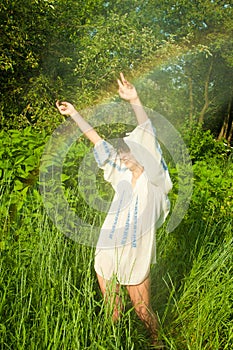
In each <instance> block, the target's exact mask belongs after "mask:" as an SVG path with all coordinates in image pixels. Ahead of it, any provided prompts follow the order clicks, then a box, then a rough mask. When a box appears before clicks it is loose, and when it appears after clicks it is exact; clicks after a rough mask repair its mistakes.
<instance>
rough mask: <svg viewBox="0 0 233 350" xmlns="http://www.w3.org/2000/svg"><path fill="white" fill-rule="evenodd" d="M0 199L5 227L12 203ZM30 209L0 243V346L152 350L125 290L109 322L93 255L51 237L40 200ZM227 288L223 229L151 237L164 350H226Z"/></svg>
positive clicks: (228, 249)
mask: <svg viewBox="0 0 233 350" xmlns="http://www.w3.org/2000/svg"><path fill="white" fill-rule="evenodd" d="M5 198H6V196H4V195H3V194H2V195H1V208H2V212H1V213H2V214H1V218H0V219H1V221H2V222H3V221H4V222H6V211H7V210H8V211H9V207H10V206H9V205H8V202H6V199H5ZM9 198H10V197H9V196H8V199H7V200H8V201H9ZM29 200H30V199H29ZM34 200H35V199H32V202H33V201H34ZM31 204H32V203H31ZM31 204H30V205H31ZM30 212H31V214H30ZM30 212H29V211H28V209H27V208H26V207H25V208H22V209H21V211H20V213H18V214H17V216H16V217H15V222H14V223H12V224H11V225H5V226H4V227H5V229H4V230H5V231H4V235H2V237H1V239H2V241H3V240H4V242H5V243H4V244H2V245H1V253H0V254H1V260H0V269H1V270H0V293H1V299H0V349H2V350H6V349H11V350H12V349H19V350H21V349H22V350H23V349H24V350H25V349H30V350H31V349H32V350H34V349H35V350H36V349H39V350H40V349H46V350H48V349H53V350H56V349H64V350H65V349H66V350H67V349H71V350H73V349H75V350H78V349H93V350H94V349H106V350H110V349H122V350H126V349H132V350H133V349H136V350H137V349H149V348H150V340H149V336H148V333H147V332H146V330H145V329H144V327H143V325H142V324H141V322H140V321H139V320H138V318H137V317H136V315H135V313H134V310H133V309H132V306H131V304H130V302H129V299H128V297H127V295H126V293H125V292H124V290H123V292H122V293H123V297H124V303H125V313H124V315H123V316H122V319H121V321H120V322H118V323H116V324H113V323H112V321H111V317H110V316H109V312H108V311H109V310H108V307H107V306H106V305H105V304H104V302H103V300H102V297H101V294H100V291H99V287H98V284H97V280H96V277H95V273H94V268H93V260H94V250H93V249H92V248H89V247H86V246H83V245H79V244H77V243H75V242H73V241H72V240H70V239H68V238H66V237H65V236H64V235H63V234H62V233H60V232H58V231H57V230H56V229H55V228H54V226H53V225H52V224H51V222H50V220H49V218H48V217H47V216H46V214H45V212H44V210H43V208H42V207H41V206H40V205H38V203H37V204H35V205H34V210H33V208H32V210H31V211H30ZM182 230H184V231H185V232H183V231H182ZM187 235H188V236H189V237H190V239H187ZM219 236H221V239H219ZM191 237H192V240H191ZM217 237H218V238H217ZM188 244H189V246H188ZM187 252H188V253H187ZM181 256H182V257H183V259H182V257H181ZM232 290H233V276H232V233H231V226H230V225H227V224H221V223H219V224H218V225H216V224H215V226H213V225H211V224H208V223H205V224H203V222H197V224H196V225H194V226H192V227H191V228H190V229H189V232H187V228H185V227H184V226H182V225H181V226H180V227H179V228H178V230H177V231H176V232H174V233H172V234H167V233H166V232H165V230H164V229H161V230H160V231H159V232H158V262H157V265H156V266H155V267H153V269H152V302H153V306H154V309H156V310H157V311H158V315H159V318H160V322H161V336H162V338H163V340H164V344H166V346H167V349H192V350H194V349H195V350H196V349H211V350H215V349H216V350H217V349H230V348H232V346H233V329H232Z"/></svg>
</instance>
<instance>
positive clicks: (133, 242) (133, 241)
mask: <svg viewBox="0 0 233 350" xmlns="http://www.w3.org/2000/svg"><path fill="white" fill-rule="evenodd" d="M137 218H138V196H137V200H136V203H135V207H134V221H133V237H132V244H131V246H132V248H136V246H137V243H136V240H137Z"/></svg>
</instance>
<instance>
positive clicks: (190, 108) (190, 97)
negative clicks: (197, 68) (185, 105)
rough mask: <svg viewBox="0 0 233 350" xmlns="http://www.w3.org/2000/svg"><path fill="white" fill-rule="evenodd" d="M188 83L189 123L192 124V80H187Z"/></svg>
mask: <svg viewBox="0 0 233 350" xmlns="http://www.w3.org/2000/svg"><path fill="white" fill-rule="evenodd" d="M188 82H189V106H190V107H189V121H190V123H192V121H193V81H192V78H191V77H189V78H188Z"/></svg>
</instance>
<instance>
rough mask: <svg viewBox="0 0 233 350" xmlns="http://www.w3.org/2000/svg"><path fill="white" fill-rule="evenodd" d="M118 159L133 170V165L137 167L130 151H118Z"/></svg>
mask: <svg viewBox="0 0 233 350" xmlns="http://www.w3.org/2000/svg"><path fill="white" fill-rule="evenodd" d="M119 155H120V160H121V162H122V163H124V165H125V166H126V167H127V168H128V169H129V170H134V169H135V167H138V165H139V164H138V162H137V161H136V159H135V158H134V156H133V155H132V153H131V152H123V151H122V152H120V153H119Z"/></svg>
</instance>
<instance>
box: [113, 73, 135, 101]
mask: <svg viewBox="0 0 233 350" xmlns="http://www.w3.org/2000/svg"><path fill="white" fill-rule="evenodd" d="M117 82H118V86H119V90H118V92H119V95H120V97H121V98H123V99H124V100H126V101H129V102H131V103H134V102H136V101H137V100H138V94H137V91H136V89H135V87H134V86H133V85H132V84H130V83H129V82H128V81H127V80H126V79H125V77H124V75H123V73H120V79H117Z"/></svg>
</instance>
